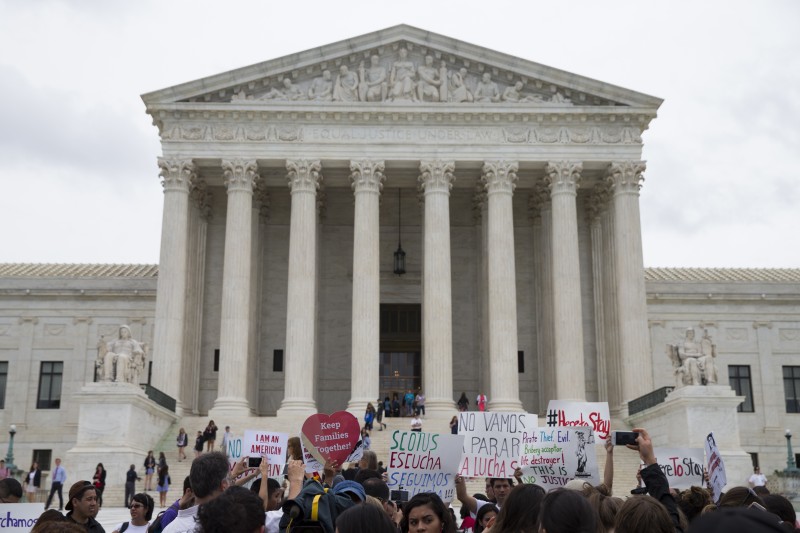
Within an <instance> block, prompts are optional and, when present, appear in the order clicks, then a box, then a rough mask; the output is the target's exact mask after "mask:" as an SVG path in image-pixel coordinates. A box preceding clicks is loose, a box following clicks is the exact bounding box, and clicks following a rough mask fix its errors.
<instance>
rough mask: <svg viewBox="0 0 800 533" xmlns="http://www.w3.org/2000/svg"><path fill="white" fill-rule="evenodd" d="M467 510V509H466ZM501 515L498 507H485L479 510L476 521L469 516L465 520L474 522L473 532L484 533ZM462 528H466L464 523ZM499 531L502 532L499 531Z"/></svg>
mask: <svg viewBox="0 0 800 533" xmlns="http://www.w3.org/2000/svg"><path fill="white" fill-rule="evenodd" d="M538 507H539V506H538V505H537V510H536V511H537V514H538ZM464 509H466V507H464ZM467 514H469V510H467ZM498 514H500V509H498V508H497V506H496V505H484V506H483V507H481V508H480V509H479V510H478V513H477V514H476V515H475V519H474V520H473V519H472V517H471V516H467V517H466V518H465V519H464V520H472V522H473V523H474V525H473V526H472V528H473V531H474V532H475V533H482V532H483V530H484V529H486V528H487V527H488V526H489V524H490V522H491V521H492V519H496V518H497V515H498ZM461 527H462V528H464V527H465V526H464V522H462V523H461ZM497 531H500V530H499V529H497Z"/></svg>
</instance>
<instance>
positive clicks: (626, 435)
mask: <svg viewBox="0 0 800 533" xmlns="http://www.w3.org/2000/svg"><path fill="white" fill-rule="evenodd" d="M637 438H639V434H638V433H636V432H635V431H612V432H611V444H613V445H614V446H624V445H625V444H636V439H637Z"/></svg>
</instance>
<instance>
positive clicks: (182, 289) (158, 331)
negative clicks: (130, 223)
mask: <svg viewBox="0 0 800 533" xmlns="http://www.w3.org/2000/svg"><path fill="white" fill-rule="evenodd" d="M158 166H159V167H160V169H161V172H160V175H161V178H162V182H161V184H162V185H163V187H164V211H163V218H162V223H161V258H160V260H159V264H158V285H157V289H156V290H157V296H156V317H155V332H154V338H153V373H152V385H153V386H154V387H155V388H157V389H158V390H160V391H162V392H164V393H165V394H167V395H169V396H171V397H172V398H175V400H176V401H177V405H178V412H179V414H180V413H181V412H182V411H183V403H182V401H181V398H182V394H181V385H182V377H183V369H182V368H181V366H182V361H183V344H184V337H183V334H184V326H185V322H186V283H187V279H186V267H187V264H188V252H189V246H188V240H189V227H188V226H189V189H190V188H191V186H192V183H193V182H194V180H195V179H196V178H197V173H196V168H195V165H194V163H193V162H192V161H191V160H188V159H165V158H159V160H158Z"/></svg>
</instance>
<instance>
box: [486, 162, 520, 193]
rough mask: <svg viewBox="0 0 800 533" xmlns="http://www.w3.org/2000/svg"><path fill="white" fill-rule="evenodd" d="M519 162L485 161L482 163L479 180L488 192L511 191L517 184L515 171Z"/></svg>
mask: <svg viewBox="0 0 800 533" xmlns="http://www.w3.org/2000/svg"><path fill="white" fill-rule="evenodd" d="M518 170H519V164H518V163H517V162H516V161H506V160H498V161H486V162H484V163H483V170H482V173H481V181H483V184H484V186H485V187H486V191H487V192H488V193H489V194H494V193H497V192H505V193H509V194H511V193H513V192H514V188H516V186H517V171H518Z"/></svg>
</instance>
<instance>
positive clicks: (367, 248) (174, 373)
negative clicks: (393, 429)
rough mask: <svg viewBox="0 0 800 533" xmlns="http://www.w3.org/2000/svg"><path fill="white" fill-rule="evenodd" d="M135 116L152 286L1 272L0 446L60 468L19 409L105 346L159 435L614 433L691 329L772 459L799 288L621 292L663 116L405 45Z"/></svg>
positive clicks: (68, 390)
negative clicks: (386, 403) (317, 429)
mask: <svg viewBox="0 0 800 533" xmlns="http://www.w3.org/2000/svg"><path fill="white" fill-rule="evenodd" d="M142 98H143V100H144V103H145V105H146V110H147V113H148V114H149V115H151V116H152V119H153V123H154V125H155V127H156V128H157V129H158V135H159V136H160V139H161V146H162V155H161V157H159V158H158V167H159V168H160V177H161V179H162V182H163V186H164V211H163V229H162V237H161V259H160V263H159V265H157V267H156V266H155V265H144V266H136V265H124V266H107V265H106V266H104V265H72V266H61V267H59V266H53V265H0V381H2V380H3V375H2V371H3V369H4V367H3V366H2V365H3V362H4V361H5V365H6V366H5V372H6V374H5V375H6V377H7V378H8V386H7V387H6V382H5V381H2V383H3V385H4V387H5V388H4V391H3V392H4V395H5V398H4V402H5V408H4V409H0V423H11V422H16V423H18V424H27V425H28V426H29V427H30V428H31V430H30V432H29V433H28V435H29V436H28V437H27V438H29V441H27V444H26V443H24V442H23V443H22V444H21V446H22V447H23V449H27V448H25V447H26V446H27V447H28V448H30V447H34V448H35V447H36V446H40V447H41V446H49V447H51V448H53V449H54V450H56V453H58V451H59V450H64V449H67V448H69V447H70V445H71V444H70V439H71V438H72V439H73V443H74V435H75V431H76V429H75V426H76V424H77V408H76V407H74V406H71V405H67V404H66V403H65V405H63V406H60V404H58V405H56V404H54V403H52V398H51V399H50V403H47V402H45V403H44V404H43V403H42V398H43V396H42V395H43V394H45V395H47V394H50V395H52V394H53V393H52V387H50V390H49V392H47V391H45V393H43V392H42V376H43V373H44V372H45V370H44V368H45V367H44V366H42V365H44V364H45V363H48V364H50V362H53V361H56V362H58V361H60V362H61V363H60V364H62V365H63V367H59V368H62V370H61V372H62V373H61V374H60V375H59V380H60V381H59V389H58V390H59V394H61V395H64V396H69V395H70V394H73V393H77V392H78V391H79V390H80V389H81V387H82V386H83V385H84V384H86V383H87V382H91V381H93V376H94V364H93V362H94V359H95V357H96V354H97V349H96V346H97V342H98V339H99V338H101V335H105V336H106V337H105V338H106V339H107V338H109V337H108V335H113V334H114V332H115V331H116V330H117V328H118V327H119V325H120V324H128V325H129V326H130V329H131V332H132V334H133V337H135V338H136V339H138V340H139V341H141V342H143V343H146V344H147V345H148V346H149V354H151V356H152V369H151V371H150V372H149V373H148V381H149V383H150V384H151V385H152V386H153V387H155V388H156V389H158V390H160V391H163V392H164V393H166V394H167V395H168V396H170V397H172V398H174V399H175V400H177V402H178V412H179V413H185V414H195V415H206V414H208V415H210V416H212V417H214V418H217V420H218V421H219V420H225V419H226V417H233V416H240V415H258V416H274V415H278V416H281V415H284V414H285V415H291V416H295V415H301V414H304V413H309V412H314V411H317V410H319V411H322V412H332V411H336V410H340V409H343V408H348V409H351V410H353V411H354V412H360V413H363V411H364V407H365V405H366V403H367V402H368V401H375V400H376V399H377V398H378V397H384V396H387V395H388V396H392V395H393V394H394V393H398V394H402V393H403V392H405V391H406V390H408V389H413V390H416V389H417V388H421V389H422V390H423V391H424V393H425V395H426V396H427V409H428V412H429V413H430V412H432V411H433V412H436V411H440V412H445V411H446V412H451V411H453V409H454V405H455V400H456V399H457V398H458V396H459V395H460V394H461V393H462V392H466V393H467V395H468V397H469V398H470V401H471V402H473V403H474V399H475V395H476V394H477V393H483V394H486V395H487V396H488V398H489V402H490V403H489V407H490V409H491V410H515V411H516V410H520V409H524V410H526V411H529V412H533V413H539V414H542V413H543V412H544V410H545V409H546V406H547V402H548V400H550V399H553V398H558V399H585V400H590V401H608V402H609V404H610V407H611V410H612V414H613V415H614V416H615V418H617V419H623V418H624V417H625V416H626V415H627V414H628V406H627V402H628V401H629V400H632V399H635V398H638V397H641V396H643V395H646V394H648V393H650V392H652V391H654V390H656V389H657V388H659V387H664V386H668V385H673V384H674V382H675V377H674V369H673V368H672V366H671V364H670V361H669V359H668V357H667V355H666V353H665V346H666V344H668V343H675V342H676V341H677V340H678V339H680V338H681V337H682V335H683V332H684V331H685V330H686V328H687V327H693V328H702V329H705V330H707V331H708V332H710V334H711V335H712V336H713V338H714V340H715V342H716V343H717V353H718V357H717V367H718V372H719V375H720V377H719V382H720V383H721V384H730V385H731V386H732V387H733V388H734V389H735V390H736V392H737V393H738V394H740V395H742V396H745V397H746V400H745V403H744V404H743V405H744V406H745V407H744V409H740V414H739V415H738V416H739V421H740V427H741V434H742V435H741V440H742V446H743V447H744V448H745V449H747V450H748V451H752V452H754V453H757V452H759V451H761V452H763V453H767V454H771V457H775V458H779V457H780V454H781V453H782V452H781V450H780V446H782V445H783V442H782V432H783V428H784V427H788V425H789V424H790V423H792V421H793V420H794V418H793V417H796V416H797V415H796V414H794V413H797V412H800V366H794V365H798V364H800V362H799V361H798V355H800V311H798V309H800V306H799V304H800V289H798V287H799V286H800V285H799V283H800V270H792V269H787V270H760V271H759V270H748V269H737V270H733V269H721V270H720V269H646V270H645V269H644V268H643V264H642V238H641V226H640V214H639V190H640V187H641V185H642V180H643V176H644V174H645V172H646V165H645V162H644V161H643V160H642V146H643V145H642V142H643V141H642V138H643V135H644V133H645V131H646V130H647V129H648V127H649V126H650V123H651V121H653V119H654V118H655V117H656V112H657V110H658V108H659V106H660V104H661V102H662V101H661V99H659V98H656V97H653V96H648V95H645V94H641V93H638V92H635V91H632V90H629V89H624V88H621V87H616V86H613V85H610V84H607V83H603V82H600V81H596V80H593V79H589V78H585V77H582V76H579V75H577V74H572V73H568V72H564V71H561V70H558V69H555V68H551V67H546V66H543V65H540V64H537V63H534V62H531V61H527V60H524V59H520V58H517V57H512V56H509V55H506V54H502V53H499V52H495V51H492V50H487V49H484V48H481V47H478V46H474V45H471V44H468V43H465V42H461V41H457V40H454V39H451V38H448V37H444V36H441V35H436V34H433V33H430V32H427V31H423V30H420V29H417V28H413V27H409V26H405V25H401V26H396V27H392V28H389V29H386V30H382V31H377V32H374V33H370V34H367V35H363V36H360V37H355V38H352V39H349V40H346V41H342V42H338V43H334V44H331V45H327V46H323V47H321V48H316V49H313V50H308V51H305V52H300V53H297V54H293V55H290V56H287V57H282V58H278V59H273V60H270V61H266V62H264V63H260V64H257V65H252V66H248V67H244V68H240V69H237V70H234V71H231V72H225V73H222V74H218V75H214V76H211V77H207V78H204V79H200V80H196V81H191V82H188V83H184V84H181V85H178V86H175V87H170V88H166V89H163V90H159V91H155V92H151V93H148V94H145V95H143V97H142ZM155 156H156V154H154V157H155ZM156 172H157V171H156V170H155V169H154V172H153V176H152V177H151V178H148V179H155V175H156ZM678 194H680V192H679V193H678ZM400 246H401V247H402V250H403V251H404V252H405V256H404V263H405V264H404V268H403V270H404V273H403V274H402V275H398V274H396V273H395V270H396V267H397V266H398V265H396V260H395V253H396V252H397V251H398V248H399V247H400ZM698 332H699V330H698ZM698 336H699V335H698ZM47 368H48V369H49V370H48V372H50V374H48V376H51V379H55V378H52V376H54V375H55V374H53V372H55V371H56V370H54V368H56V367H53V366H52V365H51V366H48V367H47ZM787 369H788V370H787ZM787 371H788V374H787ZM787 375H788V378H787ZM787 379H788V381H787ZM48 383H52V381H48ZM748 402H749V403H748ZM42 405H44V406H45V407H42ZM47 405H49V406H50V407H49V408H50V409H56V410H60V411H61V412H60V413H52V412H47V411H42V410H41V409H46V408H48V407H46V406H47ZM54 405H55V407H53V406H54ZM9 406H14V413H13V414H12V412H11V410H10V409H9ZM56 415H57V416H56ZM36 427H39V428H51V429H52V428H53V427H59V428H60V429H59V431H56V432H52V431H51V432H48V431H44V430H41V431H39V433H36V431H35V430H34V428H36ZM51 433H57V434H58V441H57V442H55V441H53V442H51V441H52V437H51V435H50V434H51ZM48 439H50V440H48ZM37 443H38V444H37ZM145 449H146V448H145ZM784 457H785V454H784ZM776 460H777V459H776Z"/></svg>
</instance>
